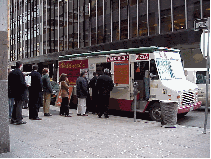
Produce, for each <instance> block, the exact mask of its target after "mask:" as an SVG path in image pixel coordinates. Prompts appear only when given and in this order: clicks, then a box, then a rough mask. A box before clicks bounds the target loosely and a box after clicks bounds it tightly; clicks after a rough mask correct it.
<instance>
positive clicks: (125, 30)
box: [120, 19, 128, 40]
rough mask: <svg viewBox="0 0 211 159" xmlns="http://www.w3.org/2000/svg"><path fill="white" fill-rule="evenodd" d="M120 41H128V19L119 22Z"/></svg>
mask: <svg viewBox="0 0 211 159" xmlns="http://www.w3.org/2000/svg"><path fill="white" fill-rule="evenodd" d="M120 26H121V31H120V33H121V37H120V38H121V40H122V39H128V19H125V20H121V24H120Z"/></svg>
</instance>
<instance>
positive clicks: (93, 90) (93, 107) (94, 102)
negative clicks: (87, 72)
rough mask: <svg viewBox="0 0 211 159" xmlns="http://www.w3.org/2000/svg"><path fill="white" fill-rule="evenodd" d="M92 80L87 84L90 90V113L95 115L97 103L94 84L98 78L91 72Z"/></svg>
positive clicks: (96, 92)
mask: <svg viewBox="0 0 211 159" xmlns="http://www.w3.org/2000/svg"><path fill="white" fill-rule="evenodd" d="M93 76H94V77H93V78H92V79H91V80H90V82H89V87H90V88H92V103H91V105H92V107H91V111H92V114H95V113H97V112H98V111H97V101H98V90H97V87H96V83H97V78H98V73H96V72H93Z"/></svg>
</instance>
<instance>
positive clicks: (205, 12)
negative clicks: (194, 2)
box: [202, 0, 210, 18]
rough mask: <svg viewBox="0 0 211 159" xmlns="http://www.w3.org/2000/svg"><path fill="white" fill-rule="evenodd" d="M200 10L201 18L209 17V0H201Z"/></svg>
mask: <svg viewBox="0 0 211 159" xmlns="http://www.w3.org/2000/svg"><path fill="white" fill-rule="evenodd" d="M202 10H203V18H208V17H210V0H203V2H202Z"/></svg>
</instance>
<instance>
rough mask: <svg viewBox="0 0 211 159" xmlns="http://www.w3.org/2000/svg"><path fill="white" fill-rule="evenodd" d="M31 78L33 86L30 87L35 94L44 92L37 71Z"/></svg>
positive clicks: (32, 73)
mask: <svg viewBox="0 0 211 159" xmlns="http://www.w3.org/2000/svg"><path fill="white" fill-rule="evenodd" d="M30 76H31V86H30V87H29V88H30V89H31V90H32V91H33V92H42V80H41V75H40V73H39V72H37V71H32V72H31V73H30Z"/></svg>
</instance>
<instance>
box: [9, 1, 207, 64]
mask: <svg viewBox="0 0 211 159" xmlns="http://www.w3.org/2000/svg"><path fill="white" fill-rule="evenodd" d="M10 3H11V4H10V52H9V61H10V62H11V64H12V63H13V62H14V61H16V60H21V61H23V62H25V63H28V64H32V63H38V64H39V63H41V62H42V63H43V64H45V63H49V62H50V64H53V66H51V67H56V63H57V62H56V61H57V60H58V56H59V55H64V54H72V53H74V52H87V51H97V50H112V49H123V48H131V47H141V46H142V47H143V46H165V47H174V48H178V49H181V51H182V54H181V55H182V58H183V60H184V61H185V67H194V66H195V65H198V66H197V67H206V66H205V64H204V62H205V59H203V57H202V55H201V53H200V49H199V43H200V34H201V32H195V31H194V29H193V28H194V20H195V19H202V18H207V17H210V1H209V0H10ZM191 59H194V60H195V63H194V64H192V63H191V62H190V61H192V60H191ZM205 63H206V62H205Z"/></svg>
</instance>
